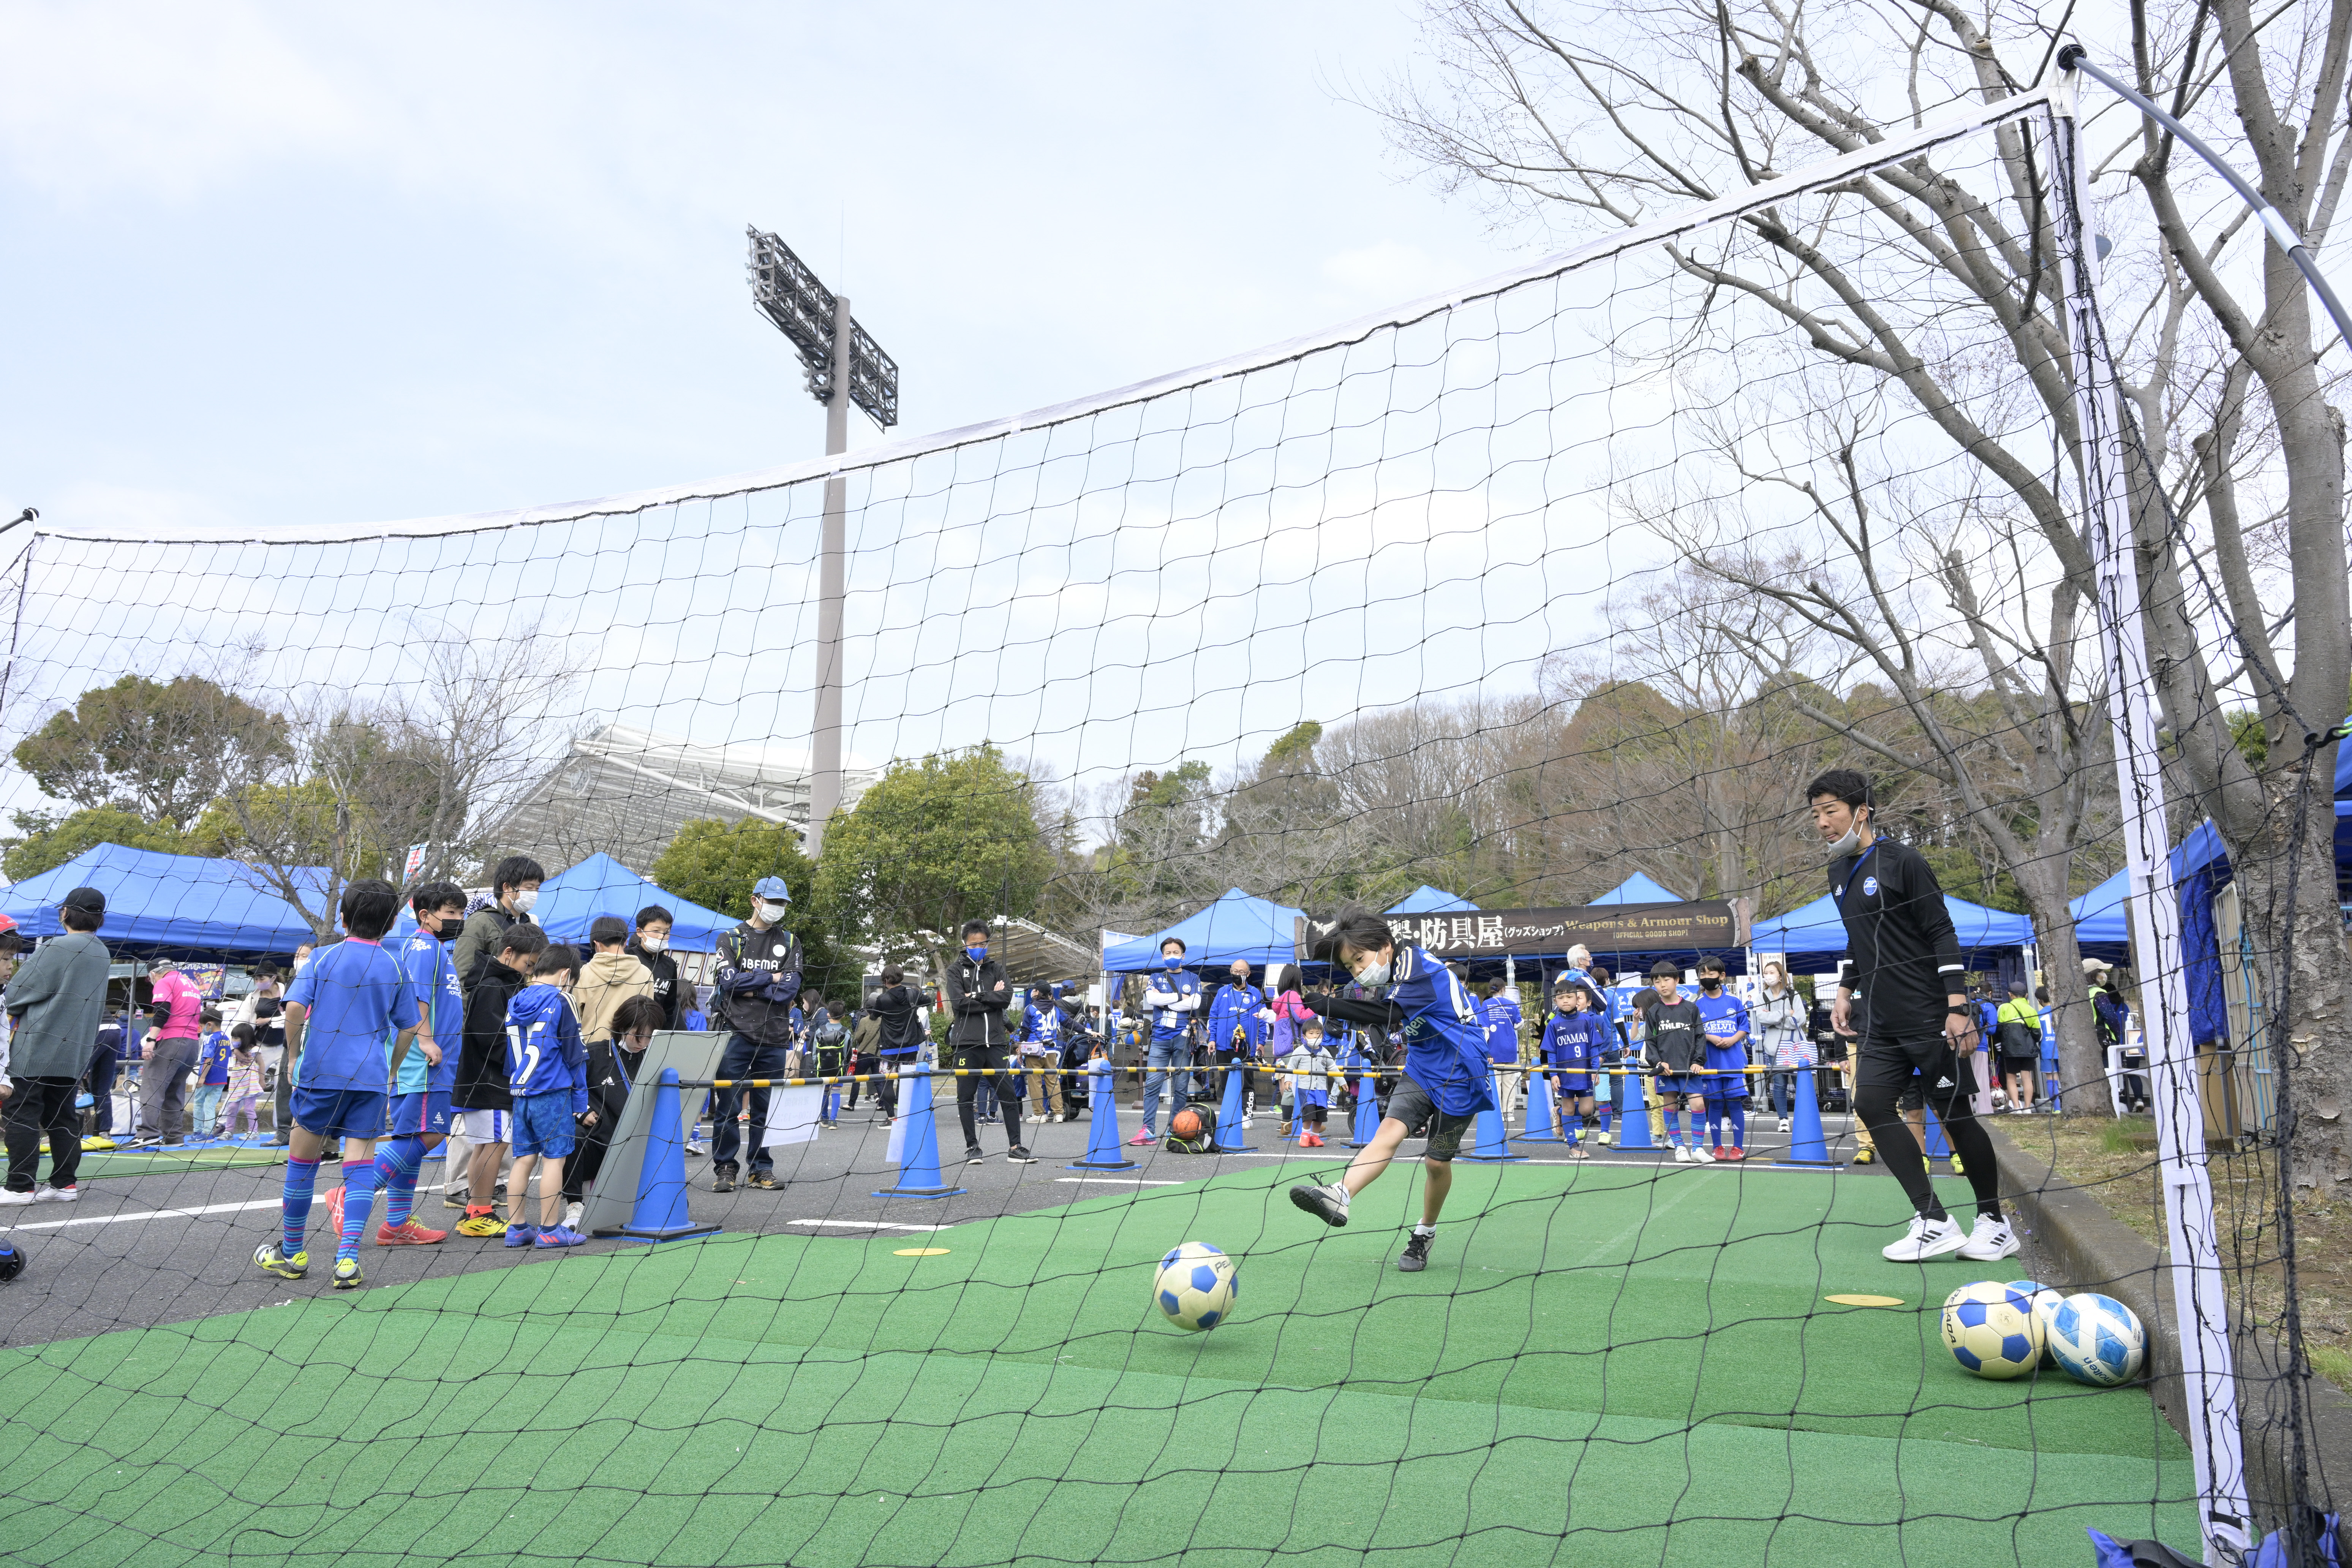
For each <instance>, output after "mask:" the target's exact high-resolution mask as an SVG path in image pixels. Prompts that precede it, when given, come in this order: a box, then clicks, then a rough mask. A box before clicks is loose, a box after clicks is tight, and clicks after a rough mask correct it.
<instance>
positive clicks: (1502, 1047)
mask: <svg viewBox="0 0 2352 1568" xmlns="http://www.w3.org/2000/svg"><path fill="white" fill-rule="evenodd" d="M1480 1011H1481V1013H1482V1014H1483V1015H1484V1016H1485V1018H1486V1055H1487V1056H1488V1057H1489V1058H1493V1059H1494V1060H1496V1061H1498V1062H1515V1061H1517V1060H1518V1059H1519V1026H1520V1025H1521V1024H1524V1023H1526V1022H1527V1015H1526V1014H1524V1013H1522V1012H1520V1011H1519V999H1518V998H1517V996H1514V995H1512V994H1510V993H1509V992H1508V991H1498V992H1496V994H1494V995H1492V996H1489V997H1487V998H1486V1003H1485V1004H1484V1005H1483V1006H1482V1007H1481V1008H1480Z"/></svg>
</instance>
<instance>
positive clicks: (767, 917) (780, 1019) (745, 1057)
mask: <svg viewBox="0 0 2352 1568" xmlns="http://www.w3.org/2000/svg"><path fill="white" fill-rule="evenodd" d="M791 908H792V891H791V889H788V888H786V887H785V886H784V879H782V877H762V878H761V879H759V881H758V882H756V883H754V884H753V885H752V888H751V919H749V920H747V921H744V922H743V923H742V924H740V925H739V926H737V927H736V928H735V929H734V930H733V931H729V932H728V933H727V934H726V935H724V936H722V937H720V938H719V950H718V952H716V953H715V954H714V955H713V957H714V960H715V962H714V963H713V964H712V970H711V973H712V974H713V976H714V977H715V978H716V979H717V981H718V987H719V988H718V993H717V996H716V1001H717V1004H718V1012H719V1017H720V1018H722V1019H724V1020H725V1021H726V1024H727V1026H728V1028H729V1030H730V1034H729V1035H728V1037H727V1047H726V1049H725V1050H724V1051H722V1052H721V1053H720V1054H719V1077H720V1078H723V1079H745V1078H766V1079H777V1078H782V1077H783V1076H784V1054H785V1052H787V1051H788V1050H790V1049H791V1048H792V1044H793V998H794V997H796V996H798V995H799V994H801V944H800V939H799V938H798V937H795V936H794V935H793V933H792V932H790V931H786V930H784V929H783V921H784V916H785V914H786V913H787V912H788V911H789V910H791ZM745 1095H746V1091H745V1090H743V1089H720V1090H719V1097H718V1107H717V1109H716V1110H713V1111H712V1113H711V1139H710V1190H711V1191H712V1192H714V1193H731V1192H733V1191H734V1190H735V1179H736V1176H737V1175H738V1173H739V1172H740V1167H739V1166H738V1165H737V1164H736V1161H735V1155H736V1151H737V1148H738V1146H739V1145H740V1143H741V1142H744V1136H743V1132H742V1130H741V1129H740V1127H738V1126H737V1124H736V1121H735V1118H736V1115H737V1113H738V1112H739V1111H740V1110H741V1109H742V1107H743V1105H744V1103H745ZM749 1096H750V1105H751V1139H750V1142H751V1154H750V1156H749V1160H750V1163H751V1185H752V1186H755V1187H772V1186H774V1185H776V1176H775V1162H774V1157H773V1156H772V1155H771V1154H770V1153H769V1152H768V1144H767V1137H768V1091H767V1090H766V1089H751V1090H750V1091H749Z"/></svg>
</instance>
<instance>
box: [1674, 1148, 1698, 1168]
mask: <svg viewBox="0 0 2352 1568" xmlns="http://www.w3.org/2000/svg"><path fill="white" fill-rule="evenodd" d="M1691 1152H1692V1151H1691V1147H1690V1145H1689V1144H1687V1143H1677V1144H1675V1164H1677V1165H1695V1164H1696V1163H1698V1162H1697V1161H1696V1160H1694V1159H1692V1158H1691Z"/></svg>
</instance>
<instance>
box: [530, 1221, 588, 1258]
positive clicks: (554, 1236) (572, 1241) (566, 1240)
mask: <svg viewBox="0 0 2352 1568" xmlns="http://www.w3.org/2000/svg"><path fill="white" fill-rule="evenodd" d="M587 1240H588V1238H587V1237H584V1236H583V1235H581V1234H580V1233H579V1232H578V1231H576V1230H569V1229H566V1228H565V1227H564V1226H560V1225H559V1226H556V1227H555V1228H554V1229H553V1230H542V1231H541V1232H540V1233H539V1236H538V1237H537V1238H536V1239H535V1240H533V1241H532V1242H531V1246H532V1247H539V1248H542V1249H544V1250H546V1251H550V1252H552V1251H554V1250H555V1249H556V1248H557V1247H580V1246H583V1245H584V1244H585V1243H586V1242H587Z"/></svg>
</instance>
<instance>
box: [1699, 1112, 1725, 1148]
mask: <svg viewBox="0 0 2352 1568" xmlns="http://www.w3.org/2000/svg"><path fill="white" fill-rule="evenodd" d="M1704 1114H1705V1116H1706V1142H1704V1143H1702V1144H1700V1145H1699V1146H1700V1147H1701V1148H1703V1149H1716V1148H1720V1147H1722V1145H1723V1121H1722V1118H1723V1111H1722V1110H1721V1109H1720V1108H1719V1107H1717V1105H1716V1103H1715V1102H1714V1101H1713V1100H1709V1101H1708V1102H1707V1107H1706V1111H1705V1112H1704ZM1692 1125H1693V1126H1696V1125H1697V1123H1696V1121H1694V1122H1693V1124H1692Z"/></svg>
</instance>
